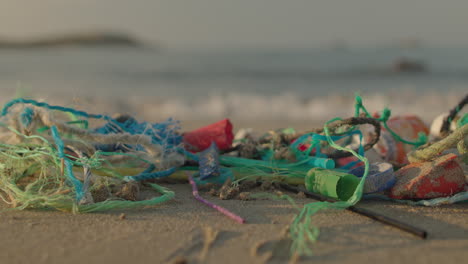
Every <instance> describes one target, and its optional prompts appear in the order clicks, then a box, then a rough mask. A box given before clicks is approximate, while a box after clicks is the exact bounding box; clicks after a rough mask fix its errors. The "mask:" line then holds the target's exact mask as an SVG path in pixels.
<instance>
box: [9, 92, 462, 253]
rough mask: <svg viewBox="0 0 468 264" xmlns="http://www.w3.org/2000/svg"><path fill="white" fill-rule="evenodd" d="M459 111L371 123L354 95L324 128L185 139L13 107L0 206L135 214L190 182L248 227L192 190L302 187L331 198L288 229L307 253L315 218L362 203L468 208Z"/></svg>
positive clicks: (218, 129) (171, 131)
mask: <svg viewBox="0 0 468 264" xmlns="http://www.w3.org/2000/svg"><path fill="white" fill-rule="evenodd" d="M465 104H466V97H465V99H464V100H462V101H461V103H460V104H459V105H458V106H457V107H456V108H455V109H454V110H452V111H450V113H448V114H444V115H442V117H439V118H437V119H436V120H435V121H434V123H433V125H432V127H431V130H429V128H428V127H427V126H426V125H425V124H424V122H422V121H421V120H420V119H419V118H418V117H417V116H413V115H407V116H395V117H392V116H391V111H390V110H389V109H384V110H383V111H382V112H380V113H375V114H371V113H370V112H368V110H367V109H366V108H365V107H364V104H363V101H362V99H361V97H359V96H357V97H356V104H355V112H354V116H353V117H351V118H346V119H341V118H335V119H333V120H330V121H329V122H327V123H325V125H324V127H322V128H318V129H314V130H311V131H308V132H297V131H295V130H294V129H292V128H288V129H280V130H274V131H270V132H268V133H266V134H264V135H260V136H256V135H255V134H254V133H253V131H252V130H249V129H241V130H239V132H238V133H237V134H236V135H235V136H234V134H233V126H232V124H231V122H230V121H229V120H228V119H225V120H221V121H219V122H217V123H215V124H212V125H209V126H206V127H202V128H200V129H197V130H195V131H190V132H185V133H183V132H181V128H180V124H179V123H178V122H177V121H174V120H172V119H168V120H167V121H165V122H161V123H147V122H138V121H137V120H135V119H134V118H133V117H131V116H126V115H117V116H113V117H110V116H106V115H94V114H89V113H86V112H83V111H79V110H76V109H73V108H67V107H61V106H51V105H48V104H46V103H43V102H37V101H34V100H26V99H15V100H13V101H11V102H9V103H8V104H6V105H5V106H4V108H3V110H2V113H1V120H0V142H1V143H0V147H1V151H0V154H1V155H0V197H1V198H2V199H3V200H4V201H5V202H6V203H7V204H9V205H10V206H11V207H12V208H17V209H27V208H55V209H58V210H62V211H72V212H93V211H102V210H109V209H123V208H134V207H140V206H148V205H156V204H159V203H162V202H165V201H168V200H170V199H172V198H173V197H174V195H175V194H174V192H172V191H170V190H168V189H167V188H164V187H162V186H160V185H158V184H157V182H158V181H157V180H158V179H162V178H167V177H171V178H177V179H185V180H188V181H189V182H190V184H191V185H192V188H193V194H194V197H195V198H196V199H197V200H199V201H200V202H202V203H204V204H206V205H207V206H210V207H212V208H214V209H216V210H218V211H220V212H221V213H223V214H225V215H226V216H228V217H230V218H232V219H234V220H236V221H237V222H240V223H244V222H245V221H248V218H247V219H246V220H244V218H242V217H240V216H237V215H235V214H234V213H232V212H230V211H228V210H227V209H225V208H222V207H219V206H217V205H215V204H213V203H211V202H209V201H206V200H204V199H203V198H202V197H201V196H200V194H199V192H198V187H201V186H207V185H217V186H219V187H220V188H221V186H222V188H221V189H219V192H220V197H221V198H223V197H224V198H226V197H227V198H232V197H235V196H239V197H240V199H243V198H242V197H241V196H242V193H241V192H240V191H238V192H234V191H233V190H239V188H240V187H239V186H240V184H241V183H248V182H259V181H261V182H276V183H282V184H288V185H296V186H303V187H304V188H305V189H306V190H307V191H309V192H313V193H317V194H320V195H323V196H326V197H328V198H330V199H332V201H320V202H313V203H310V204H307V205H305V206H304V207H303V208H302V209H301V210H300V211H299V212H298V214H297V216H296V217H295V219H294V221H293V222H292V224H291V226H290V229H289V230H290V237H291V239H292V241H293V243H292V247H291V253H292V254H299V255H310V254H312V251H311V243H313V242H314V241H315V240H316V239H317V238H318V234H319V230H318V228H317V227H315V226H314V225H313V220H312V216H313V215H314V214H315V213H317V212H318V211H319V210H322V209H346V208H349V207H350V206H354V205H355V204H356V203H358V202H359V201H360V200H361V199H362V198H368V197H369V198H380V199H388V200H393V201H397V202H400V203H407V204H412V205H427V206H434V205H440V204H450V203H455V202H460V201H466V200H468V190H467V187H466V186H467V185H466V183H467V179H466V178H465V175H466V173H467V171H466V165H467V164H468V158H467V155H468V154H467V146H468V145H467V144H468V124H467V123H468V121H467V119H468V118H467V115H466V114H464V115H462V114H461V109H462V108H463V106H464V105H465ZM92 124H94V125H93V127H91V126H92ZM429 131H432V135H429ZM244 198H245V197H244ZM279 198H280V199H288V200H291V198H290V197H289V196H286V195H281V196H280V197H279Z"/></svg>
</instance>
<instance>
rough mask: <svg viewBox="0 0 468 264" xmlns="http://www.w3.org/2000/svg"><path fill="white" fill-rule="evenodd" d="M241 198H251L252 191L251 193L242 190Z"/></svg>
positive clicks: (246, 199)
mask: <svg viewBox="0 0 468 264" xmlns="http://www.w3.org/2000/svg"><path fill="white" fill-rule="evenodd" d="M239 199H240V200H243V201H248V200H251V198H250V193H249V192H241V193H240V194H239Z"/></svg>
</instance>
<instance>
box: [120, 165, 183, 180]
mask: <svg viewBox="0 0 468 264" xmlns="http://www.w3.org/2000/svg"><path fill="white" fill-rule="evenodd" d="M150 168H151V166H150ZM148 169H149V168H148ZM148 169H146V170H145V171H144V172H142V173H140V174H138V175H135V176H125V177H124V181H127V182H130V181H145V180H152V179H159V178H165V177H168V176H171V175H172V174H173V173H174V172H175V171H176V168H175V167H174V168H170V169H167V170H164V171H157V172H152V173H147V171H148Z"/></svg>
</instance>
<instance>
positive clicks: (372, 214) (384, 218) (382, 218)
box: [280, 184, 427, 239]
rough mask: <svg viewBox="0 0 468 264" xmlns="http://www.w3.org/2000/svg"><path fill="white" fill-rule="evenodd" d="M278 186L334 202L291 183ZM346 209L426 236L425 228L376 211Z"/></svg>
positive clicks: (419, 235)
mask: <svg viewBox="0 0 468 264" xmlns="http://www.w3.org/2000/svg"><path fill="white" fill-rule="evenodd" d="M280 186H281V188H283V189H285V190H287V191H290V192H294V193H299V192H301V191H302V192H303V193H304V194H305V196H306V197H308V198H312V199H316V200H319V201H327V202H336V200H334V199H331V198H328V197H326V196H323V195H320V194H316V193H312V192H309V191H303V190H299V189H298V188H296V187H293V186H291V185H287V184H280ZM347 210H350V211H351V212H354V213H357V214H360V215H362V216H366V217H369V218H371V219H374V220H376V221H378V222H381V223H383V224H386V225H389V226H393V227H395V228H398V229H400V230H402V231H405V232H407V233H410V234H413V235H415V236H417V237H419V238H422V239H426V238H427V232H426V231H425V230H423V229H420V228H418V227H414V226H411V225H409V224H406V223H403V222H401V221H399V220H396V219H393V218H390V217H387V216H384V215H381V214H378V213H376V212H373V211H371V210H368V209H364V208H361V207H356V206H350V207H348V208H347Z"/></svg>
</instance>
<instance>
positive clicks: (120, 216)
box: [119, 214, 127, 220]
mask: <svg viewBox="0 0 468 264" xmlns="http://www.w3.org/2000/svg"><path fill="white" fill-rule="evenodd" d="M119 219H120V220H125V219H127V216H126V215H125V214H120V215H119Z"/></svg>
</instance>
